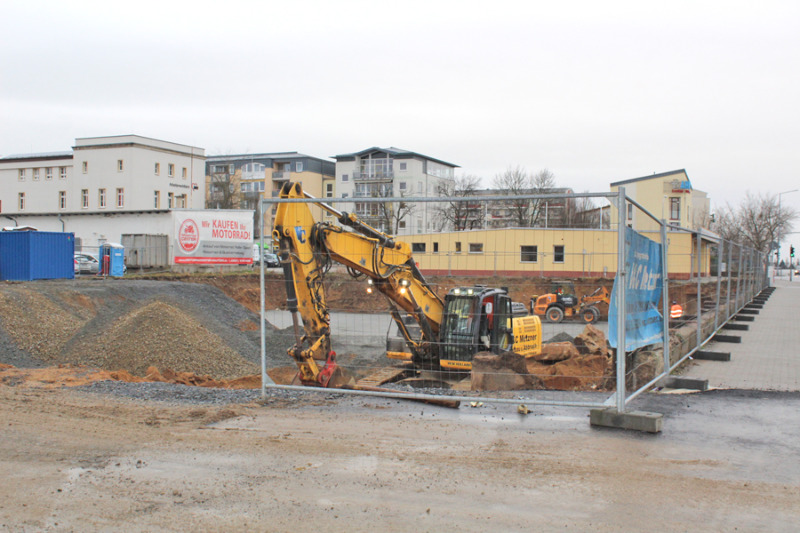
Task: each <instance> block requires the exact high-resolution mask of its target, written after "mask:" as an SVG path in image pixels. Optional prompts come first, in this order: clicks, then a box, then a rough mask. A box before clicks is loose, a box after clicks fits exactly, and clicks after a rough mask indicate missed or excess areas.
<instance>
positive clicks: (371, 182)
mask: <svg viewBox="0 0 800 533" xmlns="http://www.w3.org/2000/svg"><path fill="white" fill-rule="evenodd" d="M334 159H336V195H337V196H339V197H342V198H353V199H355V202H354V203H353V204H351V205H348V206H347V207H346V208H344V209H345V210H351V211H353V212H355V213H356V214H357V215H358V216H359V217H360V218H362V219H363V220H364V221H365V222H367V223H368V224H371V225H373V226H375V227H377V228H379V229H381V230H383V231H386V232H389V233H392V234H397V235H410V234H416V233H427V232H430V231H440V230H441V229H442V228H441V227H439V223H440V222H441V217H440V216H438V209H439V207H440V204H438V203H436V202H420V203H409V204H408V208H407V209H405V212H403V213H401V214H400V215H398V213H397V212H395V213H394V217H391V216H388V215H387V213H386V212H385V211H384V208H383V207H382V204H380V203H369V202H359V201H358V199H359V198H378V197H397V198H400V197H403V198H432V197H437V196H440V191H443V190H446V189H449V190H452V186H453V183H454V171H455V169H456V168H458V165H454V164H452V163H447V162H446V161H442V160H439V159H434V158H432V157H428V156H425V155H422V154H419V153H416V152H411V151H408V150H401V149H399V148H378V147H373V148H368V149H366V150H362V151H360V152H355V153H351V154H341V155H337V156H334ZM395 209H397V207H395ZM392 218H393V220H392ZM390 226H393V227H390Z"/></svg>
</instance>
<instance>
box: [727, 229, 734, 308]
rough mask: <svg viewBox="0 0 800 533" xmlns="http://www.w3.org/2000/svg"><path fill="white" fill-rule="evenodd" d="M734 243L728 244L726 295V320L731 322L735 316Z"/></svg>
mask: <svg viewBox="0 0 800 533" xmlns="http://www.w3.org/2000/svg"><path fill="white" fill-rule="evenodd" d="M731 261H733V243H731V242H729V243H728V266H727V268H726V270H727V271H728V290H727V292H726V293H725V320H726V321H727V320H730V318H731V316H733V311H731V270H732V267H733V263H732V262H731Z"/></svg>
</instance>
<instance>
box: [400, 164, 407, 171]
mask: <svg viewBox="0 0 800 533" xmlns="http://www.w3.org/2000/svg"><path fill="white" fill-rule="evenodd" d="M407 166H408V163H400V170H406V168H407Z"/></svg>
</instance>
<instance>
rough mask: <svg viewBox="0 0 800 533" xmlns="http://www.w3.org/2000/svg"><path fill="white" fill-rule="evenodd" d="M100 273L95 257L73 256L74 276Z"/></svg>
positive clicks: (83, 254) (84, 254) (89, 255)
mask: <svg viewBox="0 0 800 533" xmlns="http://www.w3.org/2000/svg"><path fill="white" fill-rule="evenodd" d="M99 271H100V261H99V260H98V259H97V257H96V256H94V255H92V254H86V253H76V254H75V273H76V274H97V273H98V272H99Z"/></svg>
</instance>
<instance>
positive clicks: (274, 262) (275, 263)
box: [264, 254, 281, 268]
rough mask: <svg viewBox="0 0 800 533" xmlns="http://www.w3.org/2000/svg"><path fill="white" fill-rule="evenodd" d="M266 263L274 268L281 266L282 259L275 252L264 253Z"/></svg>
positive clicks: (268, 266)
mask: <svg viewBox="0 0 800 533" xmlns="http://www.w3.org/2000/svg"><path fill="white" fill-rule="evenodd" d="M264 265H265V266H266V267H267V268H274V267H279V266H281V261H280V259H278V256H277V255H275V254H264Z"/></svg>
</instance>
